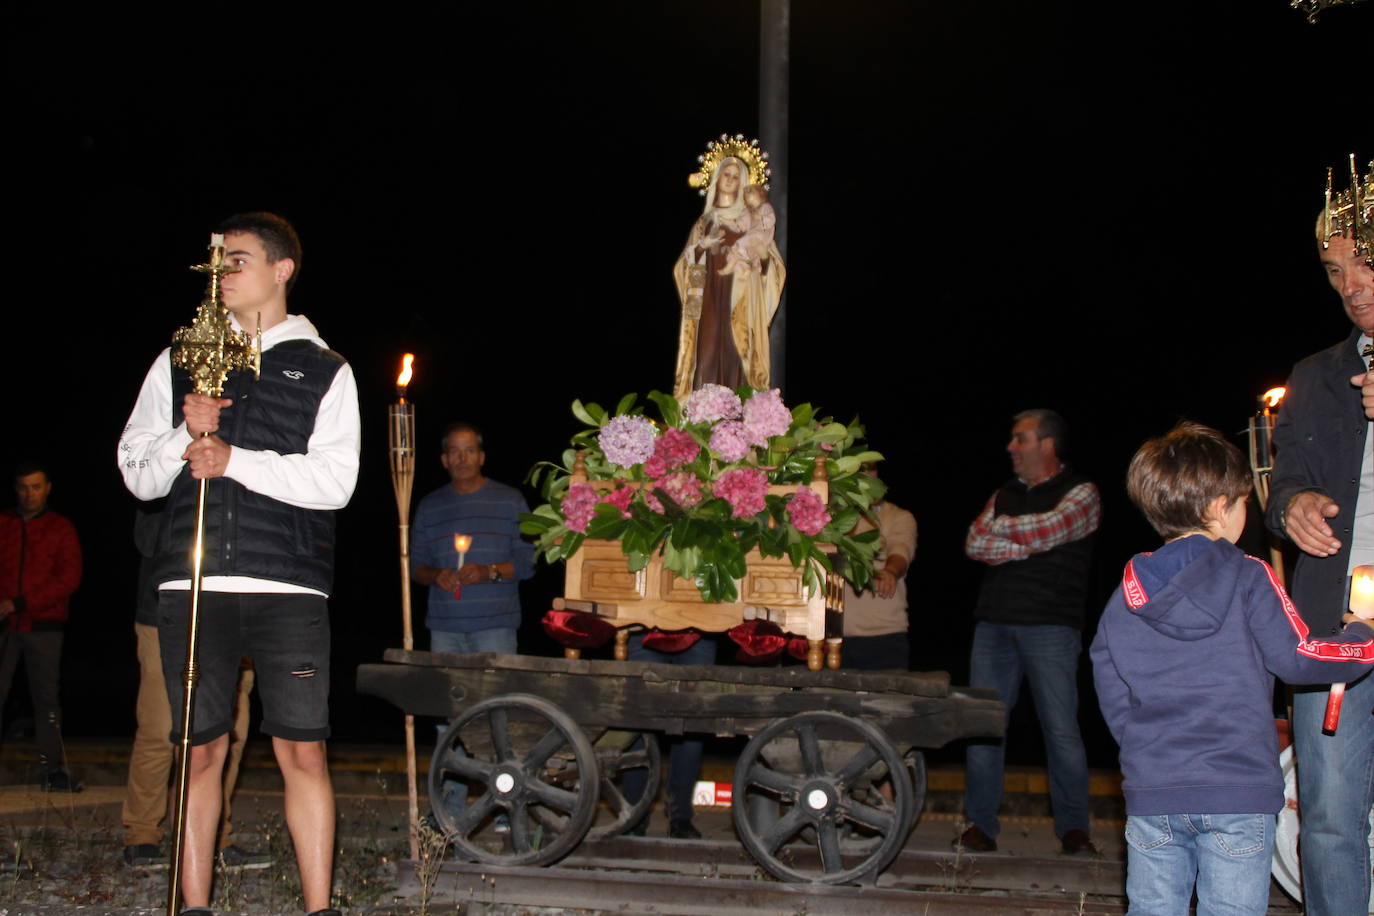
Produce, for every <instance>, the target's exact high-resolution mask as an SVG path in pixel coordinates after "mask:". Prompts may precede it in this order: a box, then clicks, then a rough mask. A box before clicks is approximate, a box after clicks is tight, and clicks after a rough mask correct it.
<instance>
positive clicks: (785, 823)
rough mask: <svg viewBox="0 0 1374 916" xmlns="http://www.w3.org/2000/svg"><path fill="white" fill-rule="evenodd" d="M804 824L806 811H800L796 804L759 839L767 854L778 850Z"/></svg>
mask: <svg viewBox="0 0 1374 916" xmlns="http://www.w3.org/2000/svg"><path fill="white" fill-rule="evenodd" d="M805 826H806V813H805V812H804V811H802V809H801V806H800V805H797V806H794V807H793V808H792V810H791V811H788V812H787V814H786V815H784V816H783V818H782V819H781V820H779V821H778V822H777V823H776V824H774V825H773V826H772V828H771V829H769V831H768V832H767V833H765V834H764V835H763V836H762V837H760V838H759V839H760V840H761V841H762V842H763V848H764V849H766V850H768V854H769V855H773V854H774V853H776V852H777V851H778V847H779V846H781V845H782V844H783V843H786V842H787V841H788V840H790V839H792V837H794V836H796V834H797V832H798V831H799V830H801V829H802V828H803V827H805Z"/></svg>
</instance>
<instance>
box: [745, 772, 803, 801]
mask: <svg viewBox="0 0 1374 916" xmlns="http://www.w3.org/2000/svg"><path fill="white" fill-rule="evenodd" d="M745 784H746V785H750V786H759V787H760V788H764V789H771V790H772V791H774V792H777V793H778V794H779V795H782V796H786V797H788V798H793V797H795V796H796V794H797V793H798V792H799V791H801V780H800V779H797V778H796V777H795V776H789V775H788V774H786V773H780V772H778V771H777V770H775V769H773V768H772V767H770V766H765V765H764V764H762V763H756V764H754V765H753V766H752V767H750V768H749V775H748V776H746V777H745Z"/></svg>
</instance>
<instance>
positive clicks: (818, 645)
mask: <svg viewBox="0 0 1374 916" xmlns="http://www.w3.org/2000/svg"><path fill="white" fill-rule="evenodd" d="M824 662H825V640H823V639H808V640H807V641H806V667H807V668H808V669H809V670H811V671H820V670H821V668H823V667H824V666H825V664H824Z"/></svg>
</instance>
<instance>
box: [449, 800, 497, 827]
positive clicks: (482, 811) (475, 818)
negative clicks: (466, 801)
mask: <svg viewBox="0 0 1374 916" xmlns="http://www.w3.org/2000/svg"><path fill="white" fill-rule="evenodd" d="M495 807H496V799H495V798H493V797H492V794H491V793H490V792H487V793H486V794H484V795H482V796H480V797H479V798H478V799H477V800H476V801H474V802H473V803H472V804H470V805H468V806H467V807H466V808H464V809H463V813H462V814H460V815H458V817H456V818H454V821H453V830H454V832H455V833H457V834H458V835H459V836H460V837H464V838H466V837H468V836H469V835H470V834H471V833H472V831H473V829H474V828H475V827H476V826H477V825H478V824H480V823H482V821H484V820H486V818H487V815H489V814H491V811H492V809H493V808H495Z"/></svg>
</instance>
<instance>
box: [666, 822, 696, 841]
mask: <svg viewBox="0 0 1374 916" xmlns="http://www.w3.org/2000/svg"><path fill="white" fill-rule="evenodd" d="M668 836H670V837H672V838H673V839H675V840H699V839H701V831H700V830H698V829H697V828H696V827H694V826H692V822H691V821H673V822H671V823H670V824H668Z"/></svg>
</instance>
